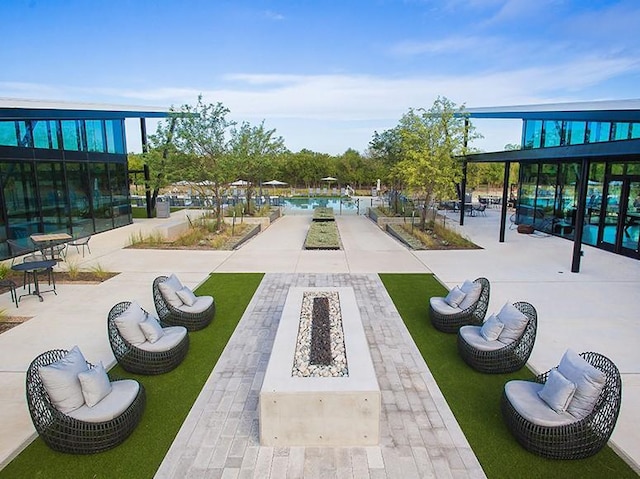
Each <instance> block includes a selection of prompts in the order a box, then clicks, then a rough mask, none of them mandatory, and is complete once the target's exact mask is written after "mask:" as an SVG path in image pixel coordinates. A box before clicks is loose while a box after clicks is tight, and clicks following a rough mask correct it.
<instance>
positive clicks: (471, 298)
mask: <svg viewBox="0 0 640 479" xmlns="http://www.w3.org/2000/svg"><path fill="white" fill-rule="evenodd" d="M460 289H461V290H462V292H463V293H465V294H466V296H465V297H464V299H463V300H462V302H461V303H460V309H462V310H465V309H467V308H469V307H471V306H473V305H474V304H475V302H476V301H478V299H479V298H480V294H482V285H481V284H480V283H475V282H473V281H471V280H466V281H465V282H464V283H463V284H462V286H460Z"/></svg>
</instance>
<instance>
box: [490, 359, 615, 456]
mask: <svg viewBox="0 0 640 479" xmlns="http://www.w3.org/2000/svg"><path fill="white" fill-rule="evenodd" d="M580 356H582V357H583V358H584V359H585V360H587V361H588V362H589V363H591V364H592V365H593V366H595V367H596V368H598V369H600V370H601V371H602V372H603V373H604V374H605V376H606V383H605V386H604V388H603V390H602V392H601V394H600V398H599V399H598V402H597V403H596V405H595V407H594V409H593V411H592V412H591V414H589V415H588V416H586V417H585V418H584V419H581V420H579V421H576V422H575V423H571V424H568V425H564V426H556V427H546V426H541V425H538V424H534V423H532V422H530V421H528V420H527V419H525V418H523V417H522V416H521V415H520V414H519V413H518V411H516V409H515V408H514V407H513V406H512V405H511V403H510V402H509V399H508V397H507V396H506V394H505V393H504V391H503V394H502V402H501V409H502V415H503V417H504V420H505V422H506V425H507V428H508V429H509V430H510V431H511V433H512V434H513V435H514V437H515V438H516V440H517V441H518V442H519V443H520V444H521V445H522V447H524V448H525V449H527V450H529V451H531V452H533V453H535V454H538V455H540V456H543V457H547V458H550V459H582V458H585V457H589V456H592V455H594V454H596V453H597V452H598V451H600V450H601V449H602V448H603V447H604V446H605V445H606V444H607V441H608V440H609V437H610V436H611V434H612V433H613V428H614V427H615V425H616V421H617V419H618V414H619V412H620V403H621V400H622V381H621V379H620V372H619V371H618V368H617V367H616V366H615V364H613V362H612V361H611V360H610V359H608V358H607V357H605V356H603V355H601V354H599V353H593V352H586V353H581V354H580ZM548 375H549V371H547V372H546V373H543V374H541V375H539V376H537V377H536V378H535V381H536V382H539V383H545V382H546V381H547V377H548Z"/></svg>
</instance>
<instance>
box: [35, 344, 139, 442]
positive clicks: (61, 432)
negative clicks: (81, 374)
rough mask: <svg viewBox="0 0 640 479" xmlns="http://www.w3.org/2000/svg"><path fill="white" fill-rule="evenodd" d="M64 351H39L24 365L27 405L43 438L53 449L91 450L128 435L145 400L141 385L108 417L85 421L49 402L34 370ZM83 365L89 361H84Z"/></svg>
mask: <svg viewBox="0 0 640 479" xmlns="http://www.w3.org/2000/svg"><path fill="white" fill-rule="evenodd" d="M67 352H68V351H65V350H63V349H55V350H51V351H47V352H45V353H42V354H40V355H39V356H38V357H37V358H35V359H34V360H33V362H32V363H31V365H30V366H29V368H28V369H27V379H26V387H27V405H28V407H29V414H30V415H31V420H32V421H33V425H34V426H35V428H36V431H37V432H38V434H40V437H41V438H42V439H43V441H44V442H45V443H46V444H47V445H48V446H49V447H50V448H51V449H54V450H56V451H60V452H66V453H70V454H93V453H96V452H102V451H106V450H107V449H111V448H113V447H115V446H117V445H118V444H120V443H122V442H123V441H124V440H125V439H126V438H127V437H129V435H130V434H131V433H132V432H133V430H134V429H135V428H136V426H137V425H138V423H139V422H140V418H141V417H142V413H143V411H144V407H145V403H146V395H145V390H144V387H143V386H142V384H140V383H138V384H139V389H138V394H137V396H136V398H135V399H134V400H133V402H132V403H131V405H130V406H129V407H128V408H127V409H126V410H125V411H124V412H123V413H122V414H121V415H120V416H118V417H116V418H113V419H112V420H110V421H105V422H86V421H80V420H78V419H74V418H72V417H70V416H67V415H66V414H64V413H62V412H60V411H59V410H58V409H56V408H55V406H54V405H53V404H52V403H51V400H50V399H49V395H48V394H47V392H46V390H45V387H44V384H43V383H42V380H41V379H40V374H39V373H38V370H39V369H40V367H41V366H47V365H49V364H51V363H54V362H56V361H58V360H59V359H61V358H62V357H64V356H65V355H66V354H67ZM87 367H93V365H92V364H90V363H88V362H87ZM110 379H111V380H112V381H117V380H114V379H113V378H110Z"/></svg>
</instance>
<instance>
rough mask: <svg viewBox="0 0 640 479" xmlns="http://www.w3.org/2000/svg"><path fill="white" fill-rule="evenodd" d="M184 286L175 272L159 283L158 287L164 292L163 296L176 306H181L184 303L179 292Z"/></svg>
mask: <svg viewBox="0 0 640 479" xmlns="http://www.w3.org/2000/svg"><path fill="white" fill-rule="evenodd" d="M183 287H184V286H183V285H182V283H181V282H180V280H179V279H178V277H177V276H176V275H175V274H173V273H172V274H171V276H169V277H168V278H167V279H166V280H164V281H163V282H162V283H159V284H158V289H159V290H160V293H162V297H163V298H164V299H165V300H166V301H167V303H169V304H170V305H171V306H173V307H174V308H180V307H181V306H182V305H183V304H184V303H183V302H182V300H181V299H180V297H179V296H178V294H177V292H178V291H180V290H181V289H182V288H183Z"/></svg>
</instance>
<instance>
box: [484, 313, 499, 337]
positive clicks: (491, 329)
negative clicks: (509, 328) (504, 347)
mask: <svg viewBox="0 0 640 479" xmlns="http://www.w3.org/2000/svg"><path fill="white" fill-rule="evenodd" d="M503 329H504V324H503V323H502V321H500V320H499V319H498V317H497V316H496V315H495V314H492V315H491V316H489V318H488V319H487V320H486V321H485V322H484V323H483V324H482V328H480V334H481V335H482V337H483V338H484V339H486V340H487V341H495V340H496V339H498V336H500V333H501V332H502V330H503Z"/></svg>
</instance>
